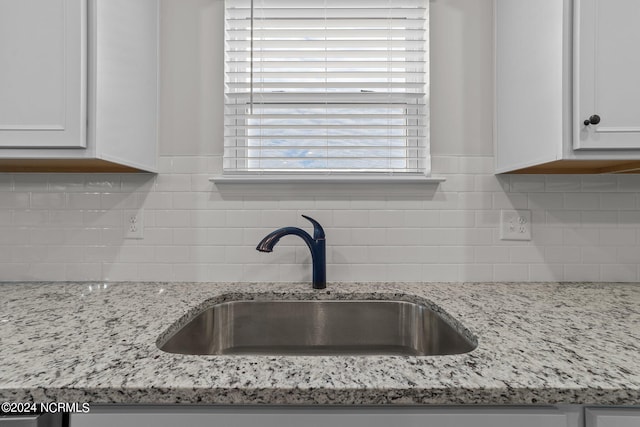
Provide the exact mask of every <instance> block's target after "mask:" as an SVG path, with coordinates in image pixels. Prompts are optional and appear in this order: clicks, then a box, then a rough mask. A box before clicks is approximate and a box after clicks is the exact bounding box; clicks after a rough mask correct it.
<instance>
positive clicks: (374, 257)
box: [0, 156, 640, 282]
mask: <svg viewBox="0 0 640 427" xmlns="http://www.w3.org/2000/svg"><path fill="white" fill-rule="evenodd" d="M163 159H164V160H163V166H162V168H161V170H162V171H163V173H161V174H160V175H158V176H157V177H156V176H146V175H145V176H142V175H135V174H122V175H108V174H97V175H82V174H61V175H55V174H27V175H21V174H15V175H14V174H0V233H1V235H2V236H3V239H2V241H0V268H1V270H2V279H3V280H51V279H54V280H58V279H59V280H182V281H265V280H275V281H308V280H310V275H311V259H310V254H309V250H308V248H307V247H306V246H305V245H304V243H303V242H302V240H300V239H299V238H297V237H294V236H288V237H286V238H283V239H282V240H281V241H280V243H279V244H278V246H277V248H276V249H275V250H274V252H273V253H271V254H262V253H259V252H257V251H256V250H255V245H256V244H257V243H258V242H259V241H260V240H261V239H262V238H263V237H264V236H265V235H267V234H268V233H269V232H271V231H273V230H274V229H276V228H279V227H284V226H296V227H300V228H303V229H304V230H307V231H308V232H310V233H312V227H311V225H310V224H309V223H308V222H307V221H306V220H304V219H303V218H302V217H301V216H300V215H302V214H305V215H309V216H311V217H313V218H316V219H317V220H318V221H320V223H321V224H322V225H323V227H324V228H325V232H326V235H327V261H328V266H327V271H328V274H329V275H328V279H329V280H330V281H341V280H344V281H362V280H374V281H382V280H405V281H421V280H426V281H445V282H455V281H459V280H464V281H486V280H498V281H510V280H519V281H520V280H524V281H547V280H558V281H569V280H611V281H636V280H638V278H639V276H638V270H639V267H638V266H639V265H640V199H639V197H638V196H639V194H640V180H639V179H638V178H637V177H627V176H607V175H605V176H598V177H594V176H544V175H537V176H529V175H517V176H516V175H514V176H494V175H492V174H491V170H489V169H488V168H489V166H488V165H489V164H490V163H491V161H492V160H491V158H490V157H486V156H485V157H478V158H475V157H474V158H464V157H455V156H442V157H439V158H437V159H434V170H435V169H436V168H435V166H437V167H439V168H440V172H439V173H441V174H444V175H446V176H447V177H448V178H449V180H448V184H444V185H441V186H439V187H438V189H437V190H436V191H435V193H433V194H431V195H428V196H424V195H423V196H416V195H415V194H414V195H403V194H397V195H390V194H389V193H388V192H386V193H384V194H383V193H380V194H376V193H375V188H376V187H375V186H368V187H367V188H366V191H362V192H361V193H359V192H354V194H353V195H352V196H348V195H346V194H345V193H341V194H340V195H336V196H335V197H333V196H332V195H331V192H330V191H322V192H320V193H319V194H315V193H314V192H313V190H312V189H310V191H309V192H298V193H296V194H288V193H286V192H274V193H272V192H270V191H269V192H266V193H265V192H262V194H261V192H260V191H258V190H256V191H255V194H250V193H247V192H242V193H241V194H234V193H233V189H225V190H224V191H223V192H218V189H216V188H215V186H213V185H212V184H211V183H210V182H209V178H210V175H211V172H210V171H211V170H214V169H216V168H218V166H217V163H216V162H219V161H220V158H219V157H206V156H205V157H202V158H201V157H198V156H181V157H163ZM445 168H446V170H445ZM354 188H362V187H354ZM140 208H142V209H144V211H145V230H144V239H141V240H127V239H125V238H124V227H125V223H124V220H125V216H124V212H125V211H126V210H132V209H140ZM513 208H515V209H530V210H531V211H532V241H531V242H506V241H501V240H500V239H499V233H498V225H499V219H500V210H501V209H513ZM49 268H51V272H50V273H51V274H47V273H48V269H49ZM56 278H57V279H56Z"/></svg>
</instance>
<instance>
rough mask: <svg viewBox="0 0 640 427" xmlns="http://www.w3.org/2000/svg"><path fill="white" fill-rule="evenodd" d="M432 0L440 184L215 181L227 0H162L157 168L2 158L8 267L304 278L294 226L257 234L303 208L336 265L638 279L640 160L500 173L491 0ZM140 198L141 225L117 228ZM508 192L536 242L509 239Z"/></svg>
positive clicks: (332, 273) (343, 269) (78, 275)
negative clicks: (282, 187) (410, 188)
mask: <svg viewBox="0 0 640 427" xmlns="http://www.w3.org/2000/svg"><path fill="white" fill-rule="evenodd" d="M430 4H431V28H432V33H431V37H432V42H431V44H432V52H431V60H432V70H431V82H432V84H431V86H432V99H431V106H432V114H431V117H432V119H431V128H432V138H431V139H432V152H433V173H434V174H435V175H438V176H445V177H446V178H447V182H445V183H444V184H442V185H441V186H440V187H439V188H438V189H437V192H436V193H435V194H434V195H431V196H428V195H421V196H420V195H414V194H399V193H398V192H389V191H383V190H381V189H379V188H378V187H368V188H365V189H363V190H362V192H360V193H356V192H351V193H350V192H345V191H341V192H340V193H338V194H333V193H332V192H327V190H326V188H325V189H321V190H314V191H313V192H307V193H304V192H301V191H300V189H298V190H297V192H296V193H295V194H293V193H290V192H287V191H288V190H287V191H275V190H273V189H272V188H270V189H268V190H263V189H258V190H257V193H256V191H255V189H254V191H253V192H247V191H244V192H238V191H235V190H226V191H223V192H222V193H221V192H219V191H218V189H216V188H215V187H214V186H213V185H212V184H211V183H210V182H209V180H208V179H209V177H210V176H211V175H213V174H216V173H219V172H220V168H221V164H222V162H221V155H222V134H223V130H222V113H221V111H222V93H223V87H222V73H223V63H222V61H223V54H222V46H223V45H222V40H221V35H222V25H223V24H222V0H163V2H162V6H163V7H162V44H163V49H162V70H161V71H162V82H163V83H162V89H161V96H162V109H161V110H162V113H161V114H162V117H161V154H162V158H161V173H160V174H159V175H158V176H157V177H149V176H135V175H53V174H51V175H49V174H25V175H21V174H15V175H10V174H4V175H3V174H0V280H10V281H15V280H162V281H270V280H276V281H302V280H310V277H311V268H310V265H309V263H310V259H309V255H308V250H307V249H306V247H305V246H303V244H302V242H301V241H298V240H297V239H296V238H293V237H288V238H285V239H283V240H282V241H281V243H280V244H279V245H278V247H276V250H275V251H274V253H272V254H261V253H258V252H257V251H256V250H255V245H256V244H257V242H258V241H259V240H260V239H261V238H262V237H263V236H264V235H265V234H267V233H268V232H269V231H271V230H273V229H275V228H277V227H281V226H287V225H299V226H304V227H307V225H306V224H305V222H304V221H303V220H301V219H300V218H299V215H300V214H301V213H305V214H308V215H310V216H314V217H317V218H318V219H319V220H320V221H321V222H322V224H323V225H324V226H325V229H326V231H327V244H328V253H327V256H328V261H329V264H328V268H327V275H328V280H329V281H360V280H363V281H364V280H367V281H368V280H371V281H387V280H389V281H395V280H397V281H491V280H496V281H503V280H509V281H510V280H517V281H520V280H523V281H527V280H532V281H547V280H565V281H575V280H588V281H636V280H638V260H640V246H639V245H638V242H639V240H638V239H639V238H640V237H639V234H640V233H639V232H640V211H639V209H638V207H639V199H638V192H639V191H640V176H638V177H636V176H628V175H626V176H511V177H509V176H507V177H498V178H496V177H495V176H494V175H493V149H492V120H493V117H492V91H493V87H492V75H493V74H492V73H493V70H492V40H491V37H492V7H491V4H492V1H491V0H473V1H469V0H431V2H430ZM256 194H257V195H256ZM138 207H143V208H144V209H145V222H146V224H145V238H144V240H124V239H123V237H122V236H123V224H124V216H123V212H124V210H126V209H135V208H138ZM512 207H514V208H522V209H531V210H532V211H533V241H532V242H521V243H518V242H503V241H500V240H499V239H498V231H497V221H498V218H499V212H500V209H503V208H512Z"/></svg>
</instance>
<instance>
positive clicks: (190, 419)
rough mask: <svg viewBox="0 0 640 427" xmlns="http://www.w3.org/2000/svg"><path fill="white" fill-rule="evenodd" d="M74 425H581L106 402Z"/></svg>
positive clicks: (480, 416) (445, 412) (513, 414)
mask: <svg viewBox="0 0 640 427" xmlns="http://www.w3.org/2000/svg"><path fill="white" fill-rule="evenodd" d="M70 425H71V427H111V426H119V427H134V426H135V427H174V426H180V427H254V426H255V427H579V426H578V424H577V421H575V420H574V418H572V416H571V415H570V414H568V413H566V412H564V411H562V410H559V409H557V408H555V407H520V408H516V407H514V408H510V407H509V408H507V407H505V408H503V407H496V408H491V407H484V408H482V407H480V408H479V407H448V408H446V407H440V408H425V409H423V408H366V407H363V408H355V409H351V408H349V409H342V408H340V409H317V408H284V407H278V408H250V407H249V408H214V407H197V406H190V407H181V406H174V407H171V406H156V407H153V406H147V407H138V406H129V407H123V406H120V407H107V406H105V407H94V408H92V409H91V412H90V413H88V414H72V415H71V423H70ZM636 425H637V424H636ZM625 426H626V424H625Z"/></svg>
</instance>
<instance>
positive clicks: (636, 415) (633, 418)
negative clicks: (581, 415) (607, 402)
mask: <svg viewBox="0 0 640 427" xmlns="http://www.w3.org/2000/svg"><path fill="white" fill-rule="evenodd" d="M585 422H586V427H638V426H640V409H617V408H610V409H599V408H587V409H586V410H585Z"/></svg>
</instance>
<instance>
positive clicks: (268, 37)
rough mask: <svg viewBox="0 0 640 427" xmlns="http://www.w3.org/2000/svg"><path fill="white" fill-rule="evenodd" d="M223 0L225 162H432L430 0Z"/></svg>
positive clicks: (363, 166) (341, 167)
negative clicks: (429, 104) (429, 108)
mask: <svg viewBox="0 0 640 427" xmlns="http://www.w3.org/2000/svg"><path fill="white" fill-rule="evenodd" d="M225 7H226V14H225V15H226V19H225V32H226V33H225V87H226V94H225V150H224V170H225V173H226V172H234V171H235V172H268V171H278V172H298V171H311V172H333V171H335V172H352V171H358V172H384V173H392V174H393V173H421V174H423V173H426V174H428V173H429V170H428V169H429V158H428V135H429V117H428V116H429V112H428V69H429V63H428V24H427V22H428V9H427V7H428V0H225Z"/></svg>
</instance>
